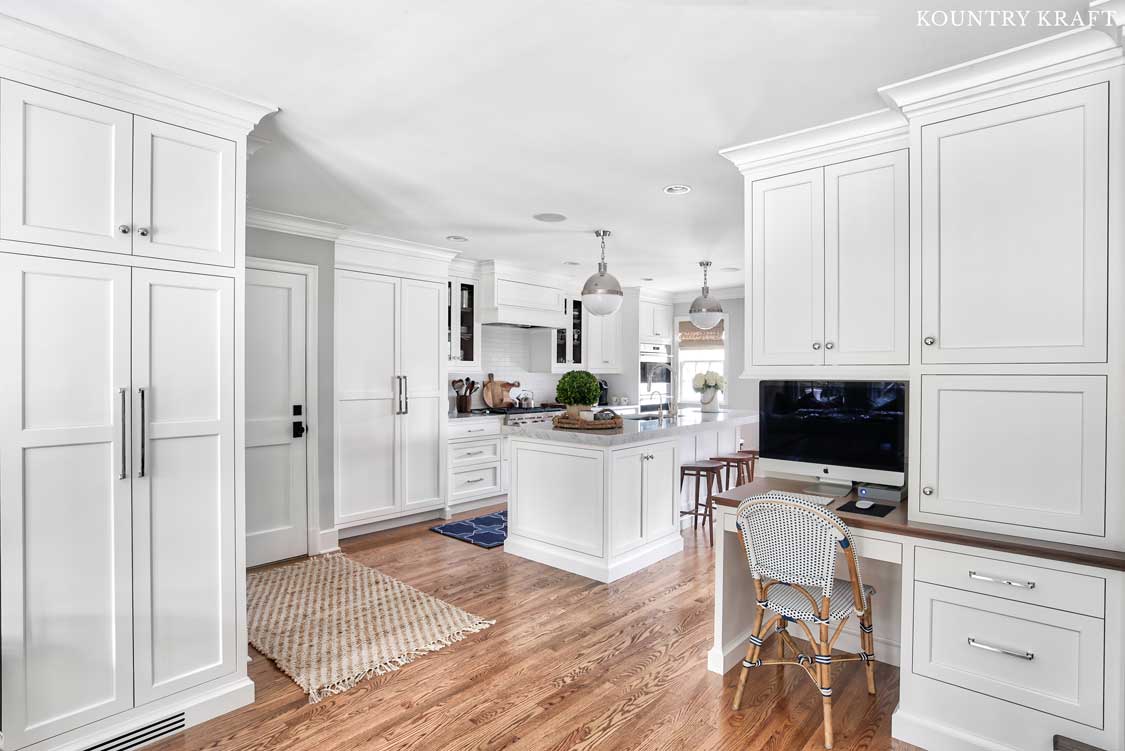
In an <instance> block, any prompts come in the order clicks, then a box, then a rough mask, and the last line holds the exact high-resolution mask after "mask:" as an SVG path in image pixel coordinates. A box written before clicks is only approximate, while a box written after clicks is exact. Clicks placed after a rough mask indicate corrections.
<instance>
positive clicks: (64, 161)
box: [0, 80, 133, 253]
mask: <svg viewBox="0 0 1125 751" xmlns="http://www.w3.org/2000/svg"><path fill="white" fill-rule="evenodd" d="M132 128H133V116H132V115H130V114H129V113H127V112H121V111H120V110H115V109H110V108H109V107H102V106H100V105H97V104H91V103H90V102H84V101H82V100H80V99H73V98H71V97H68V96H63V95H62V94H55V93H52V92H50V91H44V90H43V89H37V88H33V87H31V86H24V85H23V84H19V83H15V82H14V81H7V80H5V81H0V132H3V134H4V137H3V139H0V238H3V239H5V240H23V241H25V242H33V243H45V244H48V245H65V246H68V247H73V248H88V249H90V250H101V251H106V252H110V253H130V252H132V235H131V234H128V233H122V232H121V231H120V230H119V229H118V227H119V226H121V225H124V226H125V227H126V228H128V227H130V226H131V225H132V206H131V204H130V194H131V189H132V188H131V183H132V171H131V165H132V161H133V156H132V151H133V147H132V139H133V135H132Z"/></svg>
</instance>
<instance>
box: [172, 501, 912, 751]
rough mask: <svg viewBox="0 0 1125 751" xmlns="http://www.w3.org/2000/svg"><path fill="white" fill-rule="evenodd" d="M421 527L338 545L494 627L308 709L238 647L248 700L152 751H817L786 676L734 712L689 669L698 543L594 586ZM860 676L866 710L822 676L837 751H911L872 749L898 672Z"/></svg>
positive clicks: (843, 680)
mask: <svg viewBox="0 0 1125 751" xmlns="http://www.w3.org/2000/svg"><path fill="white" fill-rule="evenodd" d="M498 508H502V507H498ZM498 508H497V509H481V510H478V511H476V512H473V513H472V514H468V515H465V516H474V515H479V514H484V513H489V512H490V511H493V510H498ZM431 524H432V523H426V524H418V525H413V526H410V527H401V528H398V529H394V530H388V531H385V532H378V533H375V534H371V535H366V536H364V537H358V538H353V539H350V540H345V541H343V542H342V544H341V547H342V548H343V550H344V552H345V553H346V554H347V555H349V556H350V557H352V558H354V559H355V560H357V561H359V562H360V563H363V564H365V565H368V566H373V567H375V568H378V569H379V570H380V571H382V572H383V573H385V574H387V575H389V576H394V577H396V578H398V579H401V580H403V581H405V582H406V583H407V584H410V585H411V586H413V587H416V588H418V589H420V590H422V591H423V592H427V593H429V594H432V595H434V596H435V597H439V598H441V599H443V600H446V601H448V602H450V603H452V604H454V605H457V606H458V607H461V608H464V609H466V610H468V611H470V612H472V613H474V614H476V615H480V616H482V617H485V618H491V619H495V620H496V625H495V626H493V627H492V628H489V629H487V630H485V631H482V632H481V633H478V634H472V635H470V636H468V637H467V638H466V639H465V640H463V641H460V642H457V643H455V644H453V645H451V646H449V647H446V648H445V649H443V650H441V651H440V652H437V653H434V654H432V655H427V656H424V657H422V658H420V659H418V660H416V661H415V662H413V663H411V664H409V665H405V666H403V667H402V668H401V669H399V670H397V671H394V672H391V673H388V674H386V675H382V676H377V677H375V678H372V679H371V680H368V681H364V682H362V683H361V684H360V685H358V686H356V687H355V688H353V689H351V690H350V691H347V692H346V693H344V694H340V695H337V696H331V697H328V698H326V699H325V700H324V701H322V702H320V703H319V704H315V705H310V704H309V703H308V700H307V697H306V696H305V695H304V693H302V692H301V690H300V689H299V688H297V686H296V685H295V684H293V682H292V681H290V680H289V679H288V678H287V677H285V676H284V675H283V674H282V673H281V672H280V671H278V670H277V668H276V667H274V665H273V663H272V662H270V661H269V660H268V659H266V658H265V657H264V656H263V655H260V654H258V653H257V652H256V651H254V650H251V655H252V657H253V662H252V663H251V665H250V676H251V678H252V679H253V680H254V683H255V686H256V691H257V698H256V701H255V703H254V704H253V705H251V706H249V707H245V708H243V709H241V710H238V711H236V712H232V713H230V714H228V715H224V716H223V717H219V718H216V719H214V720H211V721H210V722H207V723H204V724H202V725H199V726H196V727H194V728H191V729H189V730H187V731H186V732H184V733H181V734H180V735H178V736H175V737H173V738H170V739H167V740H165V741H163V742H161V743H159V744H156V745H155V746H152V748H153V749H154V750H155V751H189V750H191V751H195V750H196V749H222V751H267V750H269V751H281V750H284V751H345V750H347V751H354V750H357V749H362V750H364V751H411V750H413V749H424V750H425V751H444V750H446V749H449V750H451V751H459V750H461V749H464V750H465V751H468V750H469V749H472V750H473V751H478V750H481V749H527V750H528V751H545V750H546V749H559V750H560V751H561V750H563V749H567V750H569V749H607V750H609V749H612V750H613V751H648V750H649V749H659V750H661V751H664V750H668V751H672V750H678V749H683V750H685V751H687V750H688V749H690V750H692V751H698V750H700V749H732V750H733V749H738V751H792V750H794V749H801V750H803V751H816V749H821V748H823V725H822V718H821V702H820V695H819V693H818V692H817V691H816V690H815V688H814V687H813V686H812V684H811V682H810V681H809V680H808V678H807V677H806V676H805V675H804V673H803V671H799V670H796V669H783V668H764V669H759V670H757V671H755V673H754V674H753V676H752V679H751V681H750V684H749V686H748V690H747V693H746V698H745V701H744V706H743V708H742V709H741V710H740V711H738V712H735V711H733V710H732V709H731V706H730V705H731V701H732V700H733V696H734V688H735V684H736V682H737V678H738V669H737V668H736V669H734V670H732V671H731V672H730V673H728V674H727V675H725V676H719V675H715V674H713V673H709V672H708V671H707V651H708V649H710V646H711V640H712V638H713V631H712V624H711V618H712V607H713V597H714V581H713V566H714V551H713V549H712V548H711V547H710V546H709V545H707V544H706V542H705V541H704V540H703V538H702V536H701V535H700V534H699V533H693V532H692V530H690V529H689V530H687V532H685V534H684V539H685V549H684V552H683V554H682V555H678V556H674V557H672V558H670V559H668V560H665V561H662V562H660V563H658V564H656V565H654V566H651V567H649V568H647V569H645V570H643V571H640V572H638V573H636V574H634V575H633V576H629V577H626V578H625V579H622V580H620V581H617V582H614V583H613V584H609V585H605V584H599V583H597V582H593V581H590V580H589V579H584V578H582V577H579V576H574V575H571V574H567V573H565V572H561V571H557V570H555V569H552V568H550V567H548V566H543V565H541V564H537V563H533V562H531V561H526V560H523V559H521V558H516V557H515V556H510V555H507V554H505V553H504V552H503V550H502V549H494V550H484V549H482V548H478V547H475V546H472V545H468V544H466V543H463V542H459V541H457V540H453V539H451V538H448V537H443V536H441V535H437V534H434V533H432V532H430V531H429V529H428V528H429V526H430V525H431ZM876 675H877V681H878V683H879V691H878V694H877V696H875V697H874V698H872V697H869V696H868V694H867V690H866V684H865V680H864V676H863V671H862V668H861V667H860V666H859V664H858V663H855V664H848V665H844V666H842V667H840V668H839V669H837V671H836V673H835V687H836V688H835V691H834V700H835V704H834V717H835V725H836V739H835V740H836V746H835V748H836V749H837V751H892V750H893V751H911V747H909V746H906V745H905V744H899V743H893V742H892V741H891V738H890V716H891V712H892V711H893V710H894V707H895V705H896V704H897V702H898V671H897V670H896V669H895V668H893V667H890V666H887V665H883V664H879V665H878V666H877V669H876ZM915 751H917V750H915Z"/></svg>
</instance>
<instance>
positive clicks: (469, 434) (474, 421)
mask: <svg viewBox="0 0 1125 751" xmlns="http://www.w3.org/2000/svg"><path fill="white" fill-rule="evenodd" d="M502 421H503V418H501V417H459V418H456V419H454V420H451V423H452V425H451V427H450V431H449V503H450V504H454V503H466V502H468V501H478V500H482V499H484V498H491V497H493V496H497V495H500V494H501V493H503V492H504V473H503V454H504V448H503V444H504V440H505V439H504V438H503V437H501V435H500V424H501V422H502Z"/></svg>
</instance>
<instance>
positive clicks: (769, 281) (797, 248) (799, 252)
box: [751, 168, 824, 365]
mask: <svg viewBox="0 0 1125 751" xmlns="http://www.w3.org/2000/svg"><path fill="white" fill-rule="evenodd" d="M751 206H752V220H751V221H752V224H753V229H752V240H751V255H752V274H753V287H752V289H753V293H754V301H753V305H754V309H753V317H752V319H751V320H752V328H753V337H752V340H751V341H752V344H751V347H752V353H751V362H752V363H753V364H754V365H820V364H821V363H823V362H824V349H823V346H824V171H823V170H821V169H819V168H818V169H811V170H805V171H804V172H794V173H793V174H789V175H782V176H780V177H773V178H769V179H767V180H755V181H754V182H753V183H752V188H751Z"/></svg>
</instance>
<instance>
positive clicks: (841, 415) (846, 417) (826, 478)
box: [758, 381, 906, 496]
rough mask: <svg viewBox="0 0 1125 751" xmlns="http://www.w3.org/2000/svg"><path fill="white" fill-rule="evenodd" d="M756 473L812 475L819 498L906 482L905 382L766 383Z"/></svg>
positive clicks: (761, 387)
mask: <svg viewBox="0 0 1125 751" xmlns="http://www.w3.org/2000/svg"><path fill="white" fill-rule="evenodd" d="M759 396H760V399H761V401H760V402H759V409H760V417H759V423H758V431H759V433H758V440H759V454H760V462H759V467H760V468H761V469H762V471H763V472H764V473H765V474H767V475H771V474H772V475H777V474H787V475H807V476H809V477H811V478H815V479H816V484H815V485H813V486H811V487H809V488H807V490H808V491H809V492H810V493H817V494H820V495H831V496H841V495H846V494H847V493H848V492H849V491H850V490H851V487H852V483H853V482H870V483H876V484H879V485H891V486H894V487H901V486H902V485H904V484H905V483H906V383H905V382H902V381H761V382H760V384H759Z"/></svg>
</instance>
